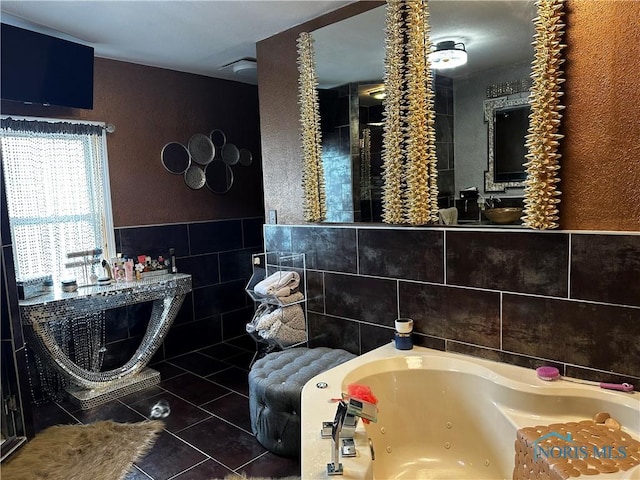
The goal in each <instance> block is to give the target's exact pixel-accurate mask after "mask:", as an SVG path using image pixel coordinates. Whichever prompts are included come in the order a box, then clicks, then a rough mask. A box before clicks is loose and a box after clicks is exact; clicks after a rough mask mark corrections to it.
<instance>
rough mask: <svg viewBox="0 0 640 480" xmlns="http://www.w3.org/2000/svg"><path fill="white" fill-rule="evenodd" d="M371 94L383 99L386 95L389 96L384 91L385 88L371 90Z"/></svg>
mask: <svg viewBox="0 0 640 480" xmlns="http://www.w3.org/2000/svg"><path fill="white" fill-rule="evenodd" d="M369 95H370V96H371V97H373V98H375V99H376V100H382V99H383V98H384V97H386V96H387V94H386V93H385V91H384V88H377V89H375V90H371V91H370V92H369Z"/></svg>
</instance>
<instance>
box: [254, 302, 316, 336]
mask: <svg viewBox="0 0 640 480" xmlns="http://www.w3.org/2000/svg"><path fill="white" fill-rule="evenodd" d="M276 322H280V323H284V324H286V325H289V326H290V327H292V328H298V329H302V330H304V328H305V323H304V313H303V312H302V307H301V306H300V304H297V303H296V304H294V305H288V306H285V307H279V308H276V309H275V310H273V311H272V312H271V313H267V314H266V315H263V316H262V317H260V319H259V320H258V321H257V323H256V326H255V328H256V330H258V331H259V332H261V331H264V330H269V329H270V328H271V327H272V326H273V325H274V324H275V323H276Z"/></svg>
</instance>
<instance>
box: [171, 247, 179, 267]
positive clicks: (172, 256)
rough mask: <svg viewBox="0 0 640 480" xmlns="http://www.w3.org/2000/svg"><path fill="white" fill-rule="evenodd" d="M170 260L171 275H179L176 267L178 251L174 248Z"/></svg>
mask: <svg viewBox="0 0 640 480" xmlns="http://www.w3.org/2000/svg"><path fill="white" fill-rule="evenodd" d="M169 258H170V259H171V263H170V264H169V273H178V267H176V251H175V249H173V248H170V249H169Z"/></svg>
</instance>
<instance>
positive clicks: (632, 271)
mask: <svg viewBox="0 0 640 480" xmlns="http://www.w3.org/2000/svg"><path fill="white" fill-rule="evenodd" d="M264 236H265V237H264V238H265V248H266V250H268V251H274V250H281V251H292V252H304V253H306V254H307V270H308V277H307V283H308V285H307V287H308V292H309V302H308V310H309V315H308V316H309V319H308V320H309V334H310V335H309V337H310V344H311V346H321V345H322V346H329V347H334V348H344V349H346V350H349V351H351V352H353V353H356V354H361V353H364V352H367V351H369V350H372V349H373V348H376V347H378V346H380V345H382V344H384V343H387V342H389V341H390V340H391V339H392V337H393V325H394V324H393V322H394V320H395V319H396V318H397V317H411V318H413V319H414V322H415V325H414V331H415V335H414V337H415V340H416V342H417V343H420V344H422V345H424V346H428V347H431V348H436V349H440V350H447V351H453V352H459V353H463V354H469V355H474V356H479V357H484V358H489V359H493V360H497V361H502V362H508V363H513V364H517V365H521V366H525V367H531V368H535V367H537V366H540V365H542V364H552V365H555V366H557V367H558V368H560V371H561V372H562V373H563V374H565V375H570V376H575V377H580V378H585V379H591V380H598V381H604V380H607V381H616V382H621V381H628V382H630V383H634V384H635V385H636V387H637V388H638V386H640V361H639V360H638V359H640V274H639V273H638V272H640V233H636V232H633V233H627V232H625V233H615V232H582V231H580V232H568V231H553V232H551V231H530V230H516V229H506V228H505V229H502V228H500V229H480V228H473V227H472V228H437V227H427V228H412V227H391V226H375V227H373V226H357V225H349V226H329V225H300V226H297V225H265V227H264Z"/></svg>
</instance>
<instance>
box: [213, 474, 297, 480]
mask: <svg viewBox="0 0 640 480" xmlns="http://www.w3.org/2000/svg"><path fill="white" fill-rule="evenodd" d="M213 480H215V479H213ZM224 480H300V477H282V478H273V477H246V476H244V475H234V474H230V475H227V476H226V477H224Z"/></svg>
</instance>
